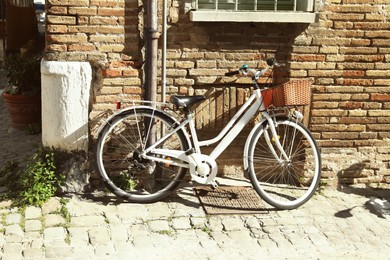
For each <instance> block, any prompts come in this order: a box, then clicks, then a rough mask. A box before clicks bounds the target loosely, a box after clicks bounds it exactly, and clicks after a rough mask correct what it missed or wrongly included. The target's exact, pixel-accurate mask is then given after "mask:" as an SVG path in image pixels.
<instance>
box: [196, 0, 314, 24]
mask: <svg viewBox="0 0 390 260" xmlns="http://www.w3.org/2000/svg"><path fill="white" fill-rule="evenodd" d="M314 1H315V0H194V2H193V10H192V11H191V12H190V17H191V20H192V21H195V22H201V21H209V22H229V21H230V22H296V23H313V22H315V21H316V14H315V13H314Z"/></svg>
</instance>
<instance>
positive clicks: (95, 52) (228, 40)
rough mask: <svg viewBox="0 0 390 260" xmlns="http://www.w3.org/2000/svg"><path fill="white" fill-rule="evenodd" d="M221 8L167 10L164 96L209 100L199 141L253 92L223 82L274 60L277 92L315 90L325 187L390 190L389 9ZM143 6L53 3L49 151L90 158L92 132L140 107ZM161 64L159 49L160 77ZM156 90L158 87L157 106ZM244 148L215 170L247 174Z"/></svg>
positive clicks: (133, 2)
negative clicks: (120, 111) (128, 106)
mask: <svg viewBox="0 0 390 260" xmlns="http://www.w3.org/2000/svg"><path fill="white" fill-rule="evenodd" d="M219 1H220V4H221V6H218V5H217V4H218V1H217V3H216V2H215V1H212V0H211V1H207V2H205V1H201V0H199V1H195V2H192V1H178V0H169V1H167V5H168V8H167V14H168V30H167V33H168V34H167V35H168V37H167V61H166V67H167V70H166V75H167V80H166V85H167V88H166V91H167V95H168V96H169V95H170V94H173V93H175V94H176V93H179V94H183V95H185V94H194V93H196V94H205V93H206V94H207V95H208V96H209V97H210V98H209V100H208V101H207V102H205V103H202V104H201V105H200V106H199V107H198V108H197V115H198V119H197V127H198V129H200V131H201V133H202V137H203V138H207V137H211V136H213V135H214V134H215V132H216V131H218V130H219V129H221V128H222V126H223V125H225V124H226V122H227V121H228V120H229V118H230V117H231V116H232V115H233V113H234V111H236V109H237V107H239V106H240V104H242V103H243V101H244V100H245V98H246V96H247V95H248V93H249V91H250V88H248V86H249V85H248V84H250V83H251V82H250V79H246V78H240V79H233V78H229V77H224V76H223V75H224V73H225V72H228V71H229V70H234V69H237V68H239V67H241V66H242V65H243V64H248V65H249V66H251V67H262V66H264V60H265V59H266V58H268V57H276V59H277V60H280V61H282V62H287V64H288V65H287V67H285V68H279V69H277V70H276V71H275V72H274V81H275V82H276V83H278V82H284V81H286V80H289V79H302V78H305V79H306V78H310V79H312V80H313V82H314V84H313V85H312V92H313V93H312V102H311V105H310V110H309V111H307V113H306V117H307V124H308V127H309V128H310V130H311V131H312V132H313V134H314V136H315V138H316V139H317V140H318V143H319V145H320V146H321V152H322V159H323V169H322V171H323V177H324V179H325V180H326V181H328V182H330V183H334V184H335V183H356V182H387V183H390V86H389V85H390V72H389V71H390V31H389V29H390V23H389V22H388V20H389V19H390V17H389V16H390V15H389V13H390V2H389V1H387V0H374V1H373V0H321V1H313V3H311V2H310V1H297V2H301V3H303V2H304V6H303V7H302V6H295V7H292V8H293V9H292V10H290V9H289V8H291V2H294V1H282V0H279V1H263V2H264V5H262V6H259V4H257V7H253V5H252V2H253V1H252V2H251V1H243V2H245V3H246V4H247V5H248V6H250V7H245V5H241V3H243V2H239V1H233V2H232V1H225V2H222V0H219ZM248 2H249V3H248ZM257 2H261V1H256V2H253V3H257ZM265 2H267V3H265ZM275 2H279V4H280V5H279V7H278V8H279V9H278V10H277V11H275V5H274V3H275ZM145 3H146V1H141V0H139V1H137V0H47V1H46V12H47V25H46V54H45V61H43V63H42V68H43V70H42V75H43V80H44V82H43V103H44V104H43V109H44V112H43V113H44V115H43V117H44V118H43V121H44V122H43V139H44V144H46V145H50V146H55V147H59V148H65V149H68V150H85V151H89V152H93V143H94V141H93V138H94V133H95V131H96V127H97V124H96V122H98V121H99V120H100V119H101V118H102V117H104V116H105V115H106V112H107V110H115V104H116V102H117V101H121V100H122V101H123V100H131V99H136V100H140V99H142V98H143V93H144V89H143V83H144V60H145V37H144V36H145V26H144V25H145V16H146V15H147V13H146V12H145V10H146V9H145V8H144V4H145ZM222 3H223V4H225V6H224V5H222ZM158 4H159V7H160V8H159V10H158V15H159V16H158V17H159V31H161V24H162V20H161V17H162V8H161V7H162V3H161V2H160V1H159V2H158ZM229 4H230V5H229ZM233 4H234V5H233ZM266 4H269V6H270V7H269V8H268V7H266ZM283 4H285V6H287V7H282V6H283ZM210 6H211V7H210ZM207 8H209V9H213V8H214V9H215V10H212V11H210V10H203V9H207ZM248 8H249V9H251V11H250V12H247V11H248V10H249V9H248ZM261 8H263V9H265V10H262V9H261ZM267 8H268V9H269V10H268V9H267ZM283 8H285V9H286V10H287V9H288V10H287V11H286V10H284V9H283ZM226 9H229V11H228V13H227V12H226ZM252 9H253V10H252ZM255 9H261V10H257V12H256V10H255ZM313 11H314V12H313ZM159 44H160V47H161V45H162V40H161V37H160V39H159ZM160 57H161V48H160V49H159V63H158V66H159V68H161V59H160ZM161 85H162V84H161V75H159V84H158V86H157V92H158V93H157V96H158V98H160V95H161ZM53 107H55V109H54V110H53ZM244 139H245V133H243V135H242V136H241V137H240V138H239V139H238V140H237V141H236V142H235V143H234V145H233V146H232V147H230V148H229V149H228V150H227V151H225V153H224V154H223V155H222V157H221V159H220V160H218V162H219V164H220V172H221V173H224V174H237V173H239V174H242V167H241V164H242V148H243V147H242V145H241V144H242V143H244V142H243V141H242V140H244Z"/></svg>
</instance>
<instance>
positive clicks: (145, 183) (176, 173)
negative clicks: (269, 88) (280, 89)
mask: <svg viewBox="0 0 390 260" xmlns="http://www.w3.org/2000/svg"><path fill="white" fill-rule="evenodd" d="M277 65H279V64H278V63H277V62H276V61H275V59H268V60H267V65H266V67H265V68H264V69H260V70H255V69H250V68H248V66H246V65H245V66H243V67H242V68H241V69H239V70H238V71H234V72H229V73H226V74H225V75H226V76H231V75H235V74H242V75H250V76H252V78H253V82H254V91H253V93H252V94H251V96H250V98H249V99H248V100H247V101H246V102H245V103H244V105H243V106H242V107H241V108H240V109H239V111H237V113H236V114H235V115H234V117H233V118H232V119H231V120H230V121H229V123H228V124H227V125H226V126H225V127H224V128H223V129H222V131H221V132H220V133H219V134H218V136H216V137H215V138H213V139H210V140H204V141H200V140H198V135H197V132H196V128H195V123H194V113H193V111H192V109H191V107H193V105H194V104H196V103H198V102H201V101H202V100H204V99H205V97H204V96H200V95H196V96H177V95H173V96H171V100H170V101H171V103H172V104H173V105H174V106H175V107H177V108H179V109H180V111H182V112H184V115H185V116H184V117H183V119H177V117H175V116H173V115H172V114H170V113H168V112H167V111H166V110H164V109H163V108H162V109H159V108H156V105H155V104H154V103H151V104H150V105H135V106H131V107H129V108H126V109H123V110H120V111H119V112H117V113H115V114H114V115H112V116H111V117H110V118H108V119H107V121H106V123H105V124H104V125H103V126H102V127H101V128H100V130H99V135H98V140H97V141H98V142H97V150H96V160H97V166H98V170H99V173H100V175H101V177H102V178H103V181H104V182H105V184H106V186H107V187H108V188H109V190H110V191H111V192H113V193H114V194H115V195H116V196H118V197H120V198H123V199H125V200H128V201H130V202H137V203H151V202H156V201H158V200H161V199H163V198H165V197H167V196H168V195H169V194H170V193H171V192H172V191H173V190H175V189H176V188H177V187H178V185H179V184H180V183H181V182H182V181H183V178H184V176H185V173H186V171H187V170H189V172H190V174H191V178H192V180H195V181H196V182H198V183H201V184H211V185H213V187H215V188H217V187H218V183H217V182H216V181H215V177H216V175H217V169H218V167H217V163H216V159H217V158H218V156H219V155H220V154H221V153H222V152H223V151H224V150H225V149H226V148H227V147H228V146H229V144H230V143H231V142H232V141H233V140H234V138H236V137H237V135H238V134H239V133H240V132H241V130H242V129H243V128H244V127H245V125H247V124H248V122H249V121H251V119H252V118H254V117H255V116H256V115H257V114H258V113H260V114H261V119H260V121H259V122H258V123H257V124H256V125H255V126H254V127H253V129H252V130H251V132H250V134H249V136H248V137H247V141H246V144H245V148H244V154H243V163H244V169H245V174H247V176H249V179H250V181H251V183H252V185H253V188H254V189H255V190H256V191H257V193H258V194H259V195H260V197H261V198H262V199H264V200H265V201H266V202H267V203H269V204H270V205H272V206H274V207H276V208H279V209H293V208H297V207H298V206H300V205H302V204H303V203H305V202H307V201H308V200H309V199H310V197H311V196H312V195H313V194H314V192H315V190H316V188H317V187H318V184H319V181H320V175H321V157H320V152H319V149H318V146H317V144H316V141H315V140H314V138H313V136H312V134H311V133H310V131H309V130H308V129H307V128H306V127H305V126H304V125H303V124H302V123H301V122H300V121H301V120H302V117H303V116H302V114H301V113H300V112H298V111H297V110H295V111H292V112H290V110H289V109H284V110H282V111H284V112H283V113H275V111H277V110H276V109H271V108H269V109H267V108H266V107H265V105H264V101H263V97H262V94H261V92H262V91H263V90H261V89H260V87H259V85H258V83H257V81H258V79H259V77H260V76H261V75H263V74H264V73H265V72H266V71H267V70H268V69H269V68H270V67H272V66H277ZM163 107H164V106H163ZM214 143H217V145H216V147H215V148H214V150H213V151H212V152H211V153H210V154H209V155H206V154H202V152H201V147H203V146H208V145H211V144H214Z"/></svg>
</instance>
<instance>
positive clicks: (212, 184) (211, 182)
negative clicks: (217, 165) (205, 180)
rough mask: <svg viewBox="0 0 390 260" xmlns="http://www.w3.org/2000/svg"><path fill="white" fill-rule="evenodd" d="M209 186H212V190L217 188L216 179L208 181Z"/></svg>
mask: <svg viewBox="0 0 390 260" xmlns="http://www.w3.org/2000/svg"><path fill="white" fill-rule="evenodd" d="M210 184H211V187H213V190H215V189H217V188H218V186H219V183H218V181H215V180H214V181H210Z"/></svg>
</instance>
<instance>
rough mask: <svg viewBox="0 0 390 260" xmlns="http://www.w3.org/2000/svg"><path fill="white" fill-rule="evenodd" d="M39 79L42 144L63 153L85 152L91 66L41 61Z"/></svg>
mask: <svg viewBox="0 0 390 260" xmlns="http://www.w3.org/2000/svg"><path fill="white" fill-rule="evenodd" d="M41 76H42V142H43V144H44V145H45V146H49V147H54V148H60V149H63V150H67V151H72V150H73V151H74V150H84V151H86V150H87V149H88V114H89V97H90V89H91V81H92V68H91V65H90V64H89V63H88V62H65V61H45V60H42V62H41Z"/></svg>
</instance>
